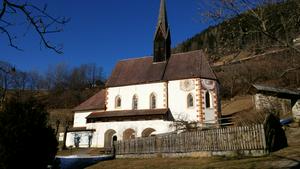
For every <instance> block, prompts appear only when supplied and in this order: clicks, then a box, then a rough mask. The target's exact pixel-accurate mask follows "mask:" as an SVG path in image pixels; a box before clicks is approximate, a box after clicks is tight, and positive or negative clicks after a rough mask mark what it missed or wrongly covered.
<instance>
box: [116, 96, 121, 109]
mask: <svg viewBox="0 0 300 169" xmlns="http://www.w3.org/2000/svg"><path fill="white" fill-rule="evenodd" d="M121 107H122V98H121V96H120V95H117V96H116V97H115V108H116V109H120V108H121Z"/></svg>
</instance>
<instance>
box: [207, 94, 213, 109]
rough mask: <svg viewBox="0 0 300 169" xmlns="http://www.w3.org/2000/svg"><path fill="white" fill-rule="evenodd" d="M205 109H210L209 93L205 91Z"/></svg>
mask: <svg viewBox="0 0 300 169" xmlns="http://www.w3.org/2000/svg"><path fill="white" fill-rule="evenodd" d="M205 107H206V108H211V107H212V106H211V99H210V93H209V91H207V92H206V93H205Z"/></svg>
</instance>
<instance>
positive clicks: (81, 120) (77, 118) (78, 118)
mask: <svg viewBox="0 0 300 169" xmlns="http://www.w3.org/2000/svg"><path fill="white" fill-rule="evenodd" d="M92 112H93V111H86V112H75V113H74V122H73V127H86V117H87V116H88V115H90V114H91V113H92Z"/></svg>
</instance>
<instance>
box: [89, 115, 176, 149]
mask: <svg viewBox="0 0 300 169" xmlns="http://www.w3.org/2000/svg"><path fill="white" fill-rule="evenodd" d="M171 123H172V122H170V121H163V120H147V121H146V120H145V121H120V122H99V123H88V124H87V128H88V129H96V132H94V134H93V138H92V147H104V140H105V132H106V131H108V130H114V131H115V132H116V133H115V134H114V135H113V136H117V139H118V140H123V132H124V131H125V130H126V129H133V130H134V131H135V137H141V136H142V132H143V131H144V130H145V129H147V128H153V129H154V130H155V132H153V133H152V134H162V133H168V132H171V131H173V130H172V128H171V127H170V124H171Z"/></svg>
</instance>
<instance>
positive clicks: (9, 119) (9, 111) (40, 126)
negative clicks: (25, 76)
mask: <svg viewBox="0 0 300 169" xmlns="http://www.w3.org/2000/svg"><path fill="white" fill-rule="evenodd" d="M47 122H48V113H47V112H46V110H45V108H44V106H43V105H42V104H40V103H39V102H38V101H37V100H35V99H33V98H29V99H26V100H25V101H24V100H20V99H19V100H18V99H11V100H10V101H8V102H7V103H5V104H4V105H2V109H1V111H0V133H1V137H0V168H1V169H16V168H30V169H35V168H37V169H43V168H47V165H48V164H51V163H52V162H53V160H54V158H55V155H56V152H57V145H58V143H57V140H56V138H55V135H54V130H53V129H52V128H51V127H50V126H49V125H48V124H47Z"/></svg>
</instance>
